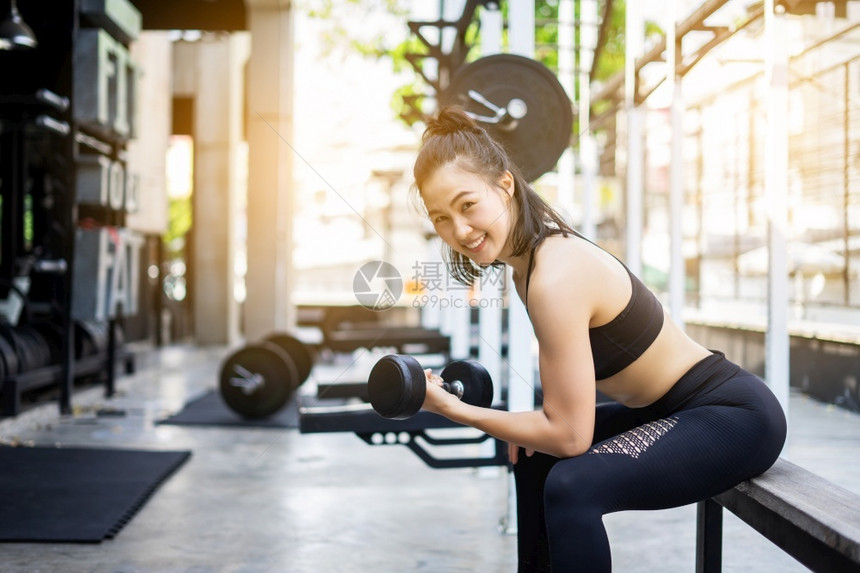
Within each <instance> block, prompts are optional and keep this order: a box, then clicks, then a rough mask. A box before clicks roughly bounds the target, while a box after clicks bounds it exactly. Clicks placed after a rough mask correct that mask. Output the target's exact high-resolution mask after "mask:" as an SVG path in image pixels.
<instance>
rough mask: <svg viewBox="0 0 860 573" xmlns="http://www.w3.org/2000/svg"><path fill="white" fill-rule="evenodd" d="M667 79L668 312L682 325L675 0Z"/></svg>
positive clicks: (673, 1) (680, 111)
mask: <svg viewBox="0 0 860 573" xmlns="http://www.w3.org/2000/svg"><path fill="white" fill-rule="evenodd" d="M666 10H667V22H666V63H667V70H666V79H667V81H668V87H669V89H670V90H671V91H672V103H671V104H670V107H669V116H670V122H671V126H672V150H671V154H672V155H671V159H670V161H669V245H670V247H669V257H670V262H669V313H670V314H671V315H672V318H673V319H674V320H675V322H676V323H678V325H679V326H681V327H682V328H683V325H684V318H683V311H684V302H685V301H684V276H685V274H686V272H685V268H684V253H683V247H682V239H683V237H682V236H681V217H682V214H683V213H682V212H683V208H684V99H683V95H682V88H681V76H680V75H679V74H678V73H677V70H678V64H679V63H680V61H681V57H682V54H683V52H682V51H681V40H682V38H681V37H680V36H676V34H675V14H676V12H677V0H669V2H667V3H666Z"/></svg>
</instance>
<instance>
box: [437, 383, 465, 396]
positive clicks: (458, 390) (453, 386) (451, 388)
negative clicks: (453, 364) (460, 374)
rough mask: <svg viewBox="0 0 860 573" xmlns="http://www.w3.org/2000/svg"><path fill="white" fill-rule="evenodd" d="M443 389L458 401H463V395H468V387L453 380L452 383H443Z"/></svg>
mask: <svg viewBox="0 0 860 573" xmlns="http://www.w3.org/2000/svg"><path fill="white" fill-rule="evenodd" d="M442 389H443V390H445V392H448V393H449V394H453V395H454V396H456V397H457V398H458V399H460V400H462V399H463V394H465V393H466V387H465V386H463V383H462V382H460V381H459V380H451V381H450V382H442Z"/></svg>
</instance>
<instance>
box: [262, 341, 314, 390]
mask: <svg viewBox="0 0 860 573" xmlns="http://www.w3.org/2000/svg"><path fill="white" fill-rule="evenodd" d="M266 342H274V343H275V344H277V345H278V346H280V347H281V348H283V349H284V350H285V351H286V352H287V354H289V355H290V357H291V358H292V359H293V363H294V364H295V365H296V370H297V371H298V374H299V378H298V380H299V384H303V383H304V381H305V380H307V379H308V376H310V374H311V369H312V368H313V365H314V357H313V354H312V353H311V350H310V348H308V345H307V344H305V343H304V342H302V341H301V340H299V339H298V338H296V337H295V336H292V335H289V334H287V333H285V332H276V333H274V334H270V335H269V336H267V337H266Z"/></svg>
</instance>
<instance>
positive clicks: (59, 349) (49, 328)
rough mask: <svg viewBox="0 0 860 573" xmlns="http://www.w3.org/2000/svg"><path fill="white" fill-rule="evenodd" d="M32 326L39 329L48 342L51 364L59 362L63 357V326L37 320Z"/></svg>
mask: <svg viewBox="0 0 860 573" xmlns="http://www.w3.org/2000/svg"><path fill="white" fill-rule="evenodd" d="M33 328H35V329H36V330H38V331H39V334H41V335H42V338H44V339H45V342H46V343H47V344H48V350H49V355H50V360H51V363H52V364H59V363H60V362H61V361H62V358H63V327H62V326H60V325H59V324H54V323H52V322H37V323H34V324H33Z"/></svg>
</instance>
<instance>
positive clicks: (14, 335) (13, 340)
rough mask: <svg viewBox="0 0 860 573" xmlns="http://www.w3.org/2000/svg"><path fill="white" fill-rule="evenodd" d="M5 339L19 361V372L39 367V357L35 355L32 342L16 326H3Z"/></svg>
mask: <svg viewBox="0 0 860 573" xmlns="http://www.w3.org/2000/svg"><path fill="white" fill-rule="evenodd" d="M2 334H3V337H5V338H6V341H7V342H8V343H9V345H10V346H11V347H12V348H13V350H14V354H15V356H16V358H17V361H18V372H19V373H20V372H27V371H29V370H33V369H34V368H37V367H38V357H37V356H35V355H34V354H33V350H34V349H33V348H32V342H30V341H29V340H28V338H27V337H26V335H23V334H22V333H21V332H20V331H19V329H18V328H17V327H15V326H9V325H3V327H2Z"/></svg>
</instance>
